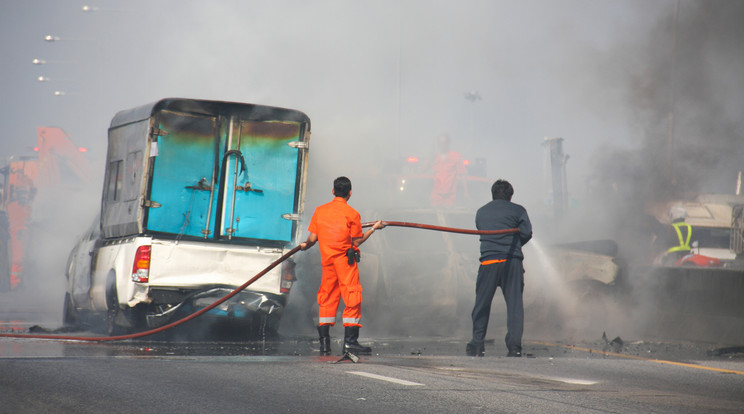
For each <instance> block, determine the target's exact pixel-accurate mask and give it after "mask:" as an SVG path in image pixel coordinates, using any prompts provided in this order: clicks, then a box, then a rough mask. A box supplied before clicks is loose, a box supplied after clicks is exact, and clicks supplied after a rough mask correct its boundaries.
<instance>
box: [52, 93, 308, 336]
mask: <svg viewBox="0 0 744 414" xmlns="http://www.w3.org/2000/svg"><path fill="white" fill-rule="evenodd" d="M309 137H310V120H309V118H308V117H307V116H306V115H305V114H303V113H302V112H299V111H296V110H291V109H284V108H275V107H267V106H261V105H253V104H243V103H232V102H218V101H204V100H193V99H164V100H161V101H158V102H155V103H152V104H149V105H144V106H141V107H138V108H134V109H131V110H126V111H122V112H119V113H118V114H116V116H115V117H114V118H113V120H112V121H111V126H110V128H109V133H108V153H107V159H106V171H105V176H104V185H103V192H102V198H101V211H100V216H99V217H97V218H96V219H95V220H94V222H93V224H92V226H91V227H90V229H89V230H88V231H87V232H86V233H85V235H84V236H83V237H82V238H81V239H80V241H79V242H78V243H77V245H76V246H75V247H74V248H73V250H72V252H71V253H70V257H69V262H68V268H67V292H66V295H65V302H64V312H63V319H64V322H65V323H66V324H68V325H69V324H75V323H79V322H81V321H83V320H90V319H91V318H99V317H103V319H104V320H105V321H106V326H107V332H108V333H109V334H110V335H116V334H122V333H127V332H131V331H137V330H142V329H147V328H154V327H159V326H162V325H164V324H166V323H168V322H170V321H172V320H173V318H174V317H176V316H177V315H181V314H184V313H191V312H193V311H196V310H199V309H203V308H205V307H206V306H208V305H210V304H212V303H213V302H215V301H216V300H217V299H219V298H221V297H224V296H225V295H226V294H227V293H230V292H231V291H232V290H234V289H235V288H237V287H239V286H241V285H242V284H243V282H245V281H246V280H248V279H250V278H251V277H252V276H253V275H255V274H257V273H258V272H260V271H261V270H262V269H264V268H265V267H267V266H268V265H269V264H271V263H272V262H273V261H275V260H276V259H278V258H279V257H280V256H281V255H282V254H284V253H286V252H287V251H288V250H289V249H291V247H292V246H293V245H295V244H297V239H298V237H299V234H300V228H299V226H298V224H297V222H298V220H299V217H300V215H301V214H302V211H303V208H304V197H305V181H306V180H305V175H306V171H307V150H308V146H309ZM294 279H295V277H294V263H293V262H292V261H286V262H284V263H283V264H282V266H280V267H278V268H275V269H273V270H272V271H270V272H268V273H267V274H266V275H265V276H264V277H262V278H261V279H259V280H257V281H256V283H254V284H252V285H251V286H250V287H249V288H247V289H245V290H244V291H242V292H240V293H239V294H238V295H236V296H234V297H232V298H230V300H228V301H226V302H224V303H222V304H221V305H220V306H218V307H216V308H214V309H212V310H210V311H209V313H208V314H207V315H209V316H211V317H216V318H221V319H227V320H235V321H237V322H241V323H244V324H245V325H246V326H248V327H249V329H253V328H255V325H256V324H255V323H253V321H255V320H257V319H258V320H260V321H261V323H260V325H261V327H262V329H265V328H266V326H269V327H270V328H273V329H276V328H277V327H278V323H279V320H280V318H281V314H282V311H283V309H284V307H285V306H286V303H287V298H288V295H289V291H290V289H291V287H292V283H293V281H294ZM251 327H253V328H251Z"/></svg>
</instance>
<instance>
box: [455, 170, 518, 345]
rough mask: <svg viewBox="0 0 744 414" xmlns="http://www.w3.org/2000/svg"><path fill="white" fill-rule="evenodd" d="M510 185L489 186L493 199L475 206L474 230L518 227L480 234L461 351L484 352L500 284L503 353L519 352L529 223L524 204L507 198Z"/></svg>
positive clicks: (500, 183)
mask: <svg viewBox="0 0 744 414" xmlns="http://www.w3.org/2000/svg"><path fill="white" fill-rule="evenodd" d="M513 194H514V188H513V187H512V186H511V184H509V182H508V181H506V180H498V181H496V182H495V183H493V186H491V195H492V197H493V201H491V202H489V203H488V204H486V205H484V206H483V207H481V208H479V209H478V212H477V213H476V215H475V227H476V228H477V229H478V230H505V229H512V228H518V229H519V233H508V234H493V235H490V234H489V235H482V236H481V237H480V242H481V247H480V251H481V256H480V262H481V264H480V267H479V268H478V278H477V280H476V282H475V306H474V307H473V314H472V316H473V339H472V340H471V341H470V342H469V343H468V344H467V347H466V348H465V352H466V354H467V355H469V356H483V355H485V347H484V345H483V344H484V341H485V338H486V328H488V317H489V314H490V313H491V302H492V301H493V295H494V293H496V288H497V287H499V286H500V287H501V291H502V292H503V294H504V300H505V301H506V329H507V333H506V348H507V349H508V350H509V353H508V354H507V356H510V357H520V356H522V331H523V330H524V306H523V304H522V292H523V290H524V267H522V259H524V255H523V254H522V246H523V245H524V244H526V243H527V242H528V241H529V240H530V239H531V238H532V224H531V223H530V219H529V217H528V216H527V210H525V209H524V207H522V206H520V205H518V204H514V203H512V202H511V198H512V195H513Z"/></svg>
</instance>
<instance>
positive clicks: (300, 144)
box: [287, 141, 310, 149]
mask: <svg viewBox="0 0 744 414" xmlns="http://www.w3.org/2000/svg"><path fill="white" fill-rule="evenodd" d="M287 145H289V146H290V147H292V148H297V149H308V148H310V143H308V142H306V141H292V142H288V143H287Z"/></svg>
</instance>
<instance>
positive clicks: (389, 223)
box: [0, 221, 519, 342]
mask: <svg viewBox="0 0 744 414" xmlns="http://www.w3.org/2000/svg"><path fill="white" fill-rule="evenodd" d="M374 224H375V222H369V223H362V227H371V226H373V225H374ZM382 224H384V225H385V226H392V227H413V228H418V229H425V230H434V231H444V232H449V233H462V234H508V233H517V232H519V229H505V230H467V229H457V228H453V227H442V226H432V225H429V224H420V223H406V222H401V221H383V222H382ZM299 250H300V246H297V247H295V248H294V249H292V250H290V251H288V252H287V253H285V254H284V255H282V257H280V258H278V259H276V260H275V261H274V262H272V263H271V264H270V265H268V266H267V267H266V268H265V269H263V270H262V271H260V272H258V273H257V274H256V275H255V276H253V277H252V278H251V279H250V280H248V281H247V282H245V283H243V284H242V285H240V286H238V287H237V288H235V290H233V291H232V292H230V293H228V294H227V295H225V296H224V297H222V298H220V299H218V300H217V301H215V302H214V303H212V304H211V305H209V306H207V307H205V308H203V309H200V310H198V311H196V312H194V313H192V314H191V315H188V316H186V317H184V318H181V319H179V320H177V321H174V322H171V323H169V324H167V325H163V326H161V327H159V328H155V329H150V330H148V331H142V332H137V333H133V334H128V335H118V336H87V337H86V336H67V335H38V334H12V333H0V338H28V339H56V340H70V341H89V342H103V341H122V340H125V339H135V338H142V337H144V336H149V335H153V334H156V333H159V332H163V331H166V330H168V329H171V328H174V327H176V326H178V325H181V324H184V323H186V322H188V321H190V320H192V319H194V318H196V317H198V316H200V315H202V314H204V313H207V312H209V311H210V310H212V309H214V308H215V307H217V306H219V305H220V304H221V303H223V302H225V301H226V300H228V299H230V298H231V297H233V296H235V295H237V294H238V293H240V292H241V291H242V290H243V289H245V288H246V287H248V286H250V285H251V284H252V283H253V282H255V281H256V280H258V279H260V278H261V277H263V276H264V275H265V274H266V273H268V272H269V271H270V270H271V269H273V268H275V267H276V266H278V265H279V264H280V263H282V262H283V261H285V260H287V259H289V257H290V256H292V255H293V254H295V253H297V251H299Z"/></svg>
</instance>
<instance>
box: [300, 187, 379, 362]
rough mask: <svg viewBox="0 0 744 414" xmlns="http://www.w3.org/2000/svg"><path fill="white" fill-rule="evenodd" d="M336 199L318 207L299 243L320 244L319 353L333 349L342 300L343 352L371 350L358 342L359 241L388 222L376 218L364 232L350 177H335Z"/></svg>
mask: <svg viewBox="0 0 744 414" xmlns="http://www.w3.org/2000/svg"><path fill="white" fill-rule="evenodd" d="M333 195H334V196H335V197H334V199H333V200H332V201H331V202H330V203H326V204H323V205H322V206H319V207H318V208H316V209H315V213H313V217H312V218H311V219H310V225H309V226H308V231H309V232H310V235H309V236H308V237H307V240H306V241H304V242H303V243H301V244H300V248H301V249H302V250H307V249H309V248H310V247H312V246H313V245H314V244H315V243H316V242H318V243H319V244H320V258H321V265H322V266H323V277H322V280H321V283H320V289H319V290H318V305H319V307H320V309H319V319H318V334H319V335H320V353H321V354H322V355H329V354H330V353H331V337H330V329H331V326H333V325H335V323H336V311H337V310H338V304H339V300H340V299H341V298H343V300H344V304H345V305H346V307H345V308H344V313H343V323H344V352H347V351H348V352H352V353H355V354H370V353H371V352H372V349H371V348H369V347H366V346H362V345H360V344H359V342H358V338H359V328H360V327H361V326H362V324H361V323H360V322H361V317H362V285H361V283H360V282H359V268H358V267H357V262H358V261H359V249H358V247H359V245H361V244H362V243H364V242H365V241H366V240H367V239H368V238H369V236H371V235H372V233H374V231H375V230H376V229H382V228H384V227H385V226H384V225H383V224H382V222H381V221H377V222H376V223H375V224H374V225H373V226H372V228H371V229H369V230H367V232H366V233H364V232H362V223H361V218H360V216H359V213H358V212H357V211H356V210H354V209H353V208H352V207H351V206H349V205H348V204H347V202H348V201H349V197H351V180H349V179H348V178H346V177H338V178H336V179H335V180H334V181H333Z"/></svg>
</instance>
